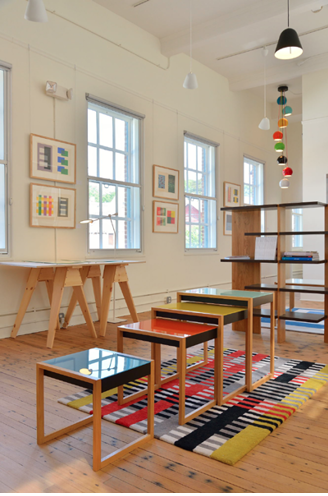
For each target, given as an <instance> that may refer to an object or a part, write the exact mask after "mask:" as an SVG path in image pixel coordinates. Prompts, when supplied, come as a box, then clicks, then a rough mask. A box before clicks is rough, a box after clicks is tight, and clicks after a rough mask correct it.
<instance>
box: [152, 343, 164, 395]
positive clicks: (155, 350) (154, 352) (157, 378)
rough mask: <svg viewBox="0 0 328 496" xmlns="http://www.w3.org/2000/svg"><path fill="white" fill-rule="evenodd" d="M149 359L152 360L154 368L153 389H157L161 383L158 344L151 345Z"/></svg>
mask: <svg viewBox="0 0 328 496" xmlns="http://www.w3.org/2000/svg"><path fill="white" fill-rule="evenodd" d="M151 358H152V360H154V367H155V379H154V380H155V389H158V388H159V387H161V382H162V370H161V345H160V344H159V343H151Z"/></svg>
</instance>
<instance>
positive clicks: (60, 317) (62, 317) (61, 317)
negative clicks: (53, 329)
mask: <svg viewBox="0 0 328 496" xmlns="http://www.w3.org/2000/svg"><path fill="white" fill-rule="evenodd" d="M58 317H59V323H60V324H61V325H62V324H63V323H64V322H65V314H63V313H60V314H59V316H58Z"/></svg>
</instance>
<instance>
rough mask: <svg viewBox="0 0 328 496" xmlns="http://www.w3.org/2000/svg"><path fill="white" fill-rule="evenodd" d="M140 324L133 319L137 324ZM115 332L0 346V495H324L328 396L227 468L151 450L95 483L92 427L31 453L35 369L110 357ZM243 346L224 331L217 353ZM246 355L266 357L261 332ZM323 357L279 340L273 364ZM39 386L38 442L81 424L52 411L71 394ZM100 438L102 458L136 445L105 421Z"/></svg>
mask: <svg viewBox="0 0 328 496" xmlns="http://www.w3.org/2000/svg"><path fill="white" fill-rule="evenodd" d="M303 306H305V305H304V304H303ZM309 306H311V307H313V306H315V305H314V303H313V302H311V304H310V305H309ZM148 316H149V314H148V313H144V314H140V319H141V320H144V319H145V318H148ZM96 328H97V323H96ZM115 329H116V326H115V325H108V329H107V336H106V337H105V338H98V339H97V340H96V339H93V338H91V337H89V332H88V330H87V329H86V326H76V327H71V328H69V329H68V330H61V331H59V332H58V333H57V336H56V340H55V345H54V348H53V349H52V350H49V349H47V348H46V347H45V344H46V333H45V332H41V333H37V334H32V335H26V336H18V337H17V338H16V340H13V339H4V340H1V341H0V360H1V372H0V377H1V382H0V384H1V389H0V492H5V493H6V492H19V493H22V492H24V493H25V492H26V493H30V492H35V493H38V492H49V493H51V492H55V493H56V492H88V493H89V492H126V493H133V492H150V493H164V492H165V493H166V492H176V493H181V492H184V493H193V492H206V493H212V492H215V493H216V492H260V493H267V492H286V493H288V492H298V493H302V492H307V493H314V492H327V491H328V387H327V386H326V387H323V388H322V389H321V390H320V391H319V392H318V393H317V394H315V396H314V398H313V399H311V400H310V401H308V402H307V403H306V404H305V405H304V406H303V407H302V408H301V409H300V410H299V411H298V412H297V413H295V414H294V415H293V416H292V417H291V418H290V419H289V420H287V421H286V422H285V423H284V424H283V425H282V426H281V427H279V428H278V429H277V430H276V431H275V432H274V433H273V434H271V435H270V436H268V437H267V438H266V439H265V440H264V441H263V442H261V444H260V445H258V446H257V447H255V448H254V449H253V450H252V451H251V452H250V453H249V454H248V455H246V456H245V457H244V458H243V459H242V460H241V461H240V462H238V463H237V464H236V465H235V466H234V467H230V466H228V465H225V464H222V463H220V462H217V461H214V460H211V459H208V458H205V457H203V456H201V455H197V454H194V453H190V452H186V451H183V450H181V449H179V448H176V447H175V446H171V445H169V444H167V443H163V442H161V441H158V440H154V441H152V442H150V443H148V444H147V445H145V446H144V447H143V448H142V449H137V450H135V451H133V452H132V453H131V454H129V455H127V456H125V458H124V459H121V460H119V461H117V462H115V463H114V464H113V465H109V466H107V467H106V468H105V469H103V470H101V471H99V472H97V473H95V472H93V470H92V468H91V467H92V457H91V453H92V428H91V427H88V428H84V429H80V430H79V431H75V432H73V433H72V434H71V435H69V436H62V437H61V438H59V439H57V440H54V441H52V442H50V443H48V444H46V445H43V446H41V447H40V446H38V445H37V444H36V419H35V417H36V414H35V364H36V362H37V361H40V360H46V359H49V358H51V357H55V356H60V355H65V354H69V353H74V352H77V351H81V350H84V349H87V348H91V347H94V346H98V347H103V348H108V349H112V350H116V332H115ZM125 342H126V346H125V349H124V351H125V352H126V353H131V354H135V355H139V356H143V357H149V356H150V347H149V345H148V344H147V343H137V342H136V341H132V340H126V341H125ZM243 342H244V335H243V333H238V332H233V331H231V330H230V329H229V328H227V329H226V332H225V345H226V346H229V347H234V348H238V349H243ZM254 349H255V350H256V351H258V352H264V353H265V352H268V349H269V330H268V329H262V334H261V335H255V336H254ZM327 350H328V345H324V343H323V336H319V335H313V334H300V333H296V332H288V333H287V342H286V343H284V344H281V345H277V346H276V355H278V356H281V357H287V358H288V357H290V358H298V359H304V360H309V361H317V362H320V363H328V355H327ZM163 351H165V353H163V357H164V358H166V357H169V356H174V354H173V353H174V351H173V349H172V348H164V350H163ZM45 386H46V390H45V398H46V425H47V426H49V430H48V431H47V432H50V431H51V429H58V428H61V427H64V426H65V425H67V424H68V423H71V422H74V421H76V420H78V419H79V418H83V416H84V415H83V413H81V412H77V411H75V410H73V409H71V408H68V407H65V406H63V405H60V404H59V403H57V399H58V398H60V397H62V396H65V395H67V394H71V393H72V392H73V391H74V390H75V389H76V388H75V387H74V386H71V385H68V384H65V383H61V382H59V381H55V380H53V379H49V378H46V379H45ZM102 429H103V455H105V454H107V453H109V452H110V451H113V450H115V448H117V447H121V446H123V445H124V444H125V443H128V442H130V441H131V440H132V439H134V438H135V437H137V436H138V434H137V433H134V432H132V431H130V430H129V429H126V428H123V427H120V426H117V425H112V424H111V423H110V422H106V421H103V422H102Z"/></svg>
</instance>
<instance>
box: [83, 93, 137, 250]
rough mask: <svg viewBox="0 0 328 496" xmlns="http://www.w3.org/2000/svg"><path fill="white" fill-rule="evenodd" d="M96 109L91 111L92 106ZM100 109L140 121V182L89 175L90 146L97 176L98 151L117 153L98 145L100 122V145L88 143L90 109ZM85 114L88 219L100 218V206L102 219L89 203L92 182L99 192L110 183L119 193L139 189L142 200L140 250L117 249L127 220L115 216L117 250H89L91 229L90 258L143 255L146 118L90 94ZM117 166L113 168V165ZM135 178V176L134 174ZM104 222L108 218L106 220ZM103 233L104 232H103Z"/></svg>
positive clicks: (128, 154)
mask: <svg viewBox="0 0 328 496" xmlns="http://www.w3.org/2000/svg"><path fill="white" fill-rule="evenodd" d="M93 106H94V107H96V108H92V107H93ZM89 109H91V110H96V111H97V110H98V111H99V110H100V111H101V109H103V110H104V113H106V109H107V111H108V114H109V115H112V113H114V114H118V115H117V117H120V115H121V116H122V117H123V118H124V116H127V117H128V119H129V120H130V121H131V122H132V119H137V120H138V121H139V123H138V152H137V160H138V166H137V169H138V170H137V173H136V176H138V178H137V179H138V180H137V181H136V182H128V181H120V180H116V179H108V178H104V177H101V176H100V175H98V176H91V175H89V167H88V165H89V160H88V149H89V145H90V146H93V147H94V148H96V150H97V173H98V174H99V173H100V171H99V149H106V150H107V149H110V150H111V151H114V150H115V149H114V147H107V146H103V145H99V125H98V123H97V144H94V143H89V139H88V122H89V120H88V110H89ZM86 115H87V132H86V134H87V138H86V156H87V171H86V174H87V212H88V219H90V218H91V219H92V218H93V217H95V218H98V217H99V216H100V215H101V205H100V211H99V216H98V215H93V214H91V213H90V202H89V185H90V182H95V183H98V184H99V189H101V188H102V185H104V184H108V185H112V186H114V187H115V188H116V190H117V189H118V188H119V187H120V186H121V187H126V188H129V187H131V188H136V189H138V190H139V199H138V200H136V201H137V202H138V208H139V221H138V225H137V229H138V231H139V232H138V237H139V240H140V243H139V244H140V246H139V248H118V247H116V246H117V244H118V241H119V236H118V230H117V226H118V222H119V221H120V220H125V217H124V218H123V217H118V216H115V217H113V219H112V221H113V223H114V226H115V230H116V236H115V246H114V248H108V247H106V248H92V247H90V230H89V228H88V229H87V253H88V255H89V256H92V255H95V257H100V256H101V257H106V256H113V254H115V255H117V254H121V255H122V256H123V255H124V256H126V255H129V254H131V255H135V254H136V253H142V252H143V210H144V208H143V178H144V173H143V169H144V167H143V164H144V149H143V140H144V117H145V116H144V115H142V114H139V113H136V112H134V111H133V110H129V109H127V108H125V107H121V106H119V105H117V104H115V103H111V102H108V101H106V100H102V99H100V98H97V97H94V96H92V95H89V94H88V93H87V94H86ZM113 134H114V129H113ZM130 136H131V124H129V131H128V138H129V139H130ZM122 153H123V154H124V155H126V156H130V150H129V151H128V152H127V153H125V152H124V151H123V152H122ZM113 167H114V165H113ZM132 176H133V174H132ZM132 176H131V165H130V167H129V171H128V178H129V179H131V177H132ZM104 220H105V219H104ZM98 225H99V226H101V229H102V225H103V219H101V220H99V221H98ZM100 232H102V230H101V231H100ZM101 238H102V236H101V234H100V245H101Z"/></svg>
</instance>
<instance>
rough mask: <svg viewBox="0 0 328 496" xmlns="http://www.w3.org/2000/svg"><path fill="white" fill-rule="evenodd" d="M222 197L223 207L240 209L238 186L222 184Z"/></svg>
mask: <svg viewBox="0 0 328 496" xmlns="http://www.w3.org/2000/svg"><path fill="white" fill-rule="evenodd" d="M223 187H224V195H223V202H224V207H240V205H241V201H240V184H233V183H227V182H224V183H223Z"/></svg>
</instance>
